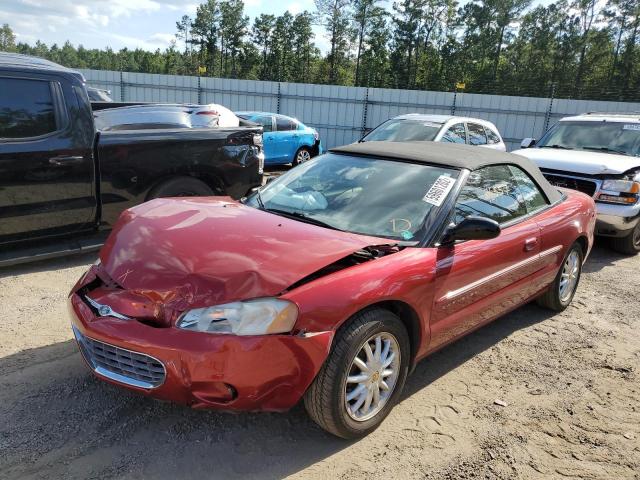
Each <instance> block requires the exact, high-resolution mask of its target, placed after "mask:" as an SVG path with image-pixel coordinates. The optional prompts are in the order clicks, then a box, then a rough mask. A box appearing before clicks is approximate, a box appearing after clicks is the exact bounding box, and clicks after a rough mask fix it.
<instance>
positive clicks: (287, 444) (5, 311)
mask: <svg viewBox="0 0 640 480" xmlns="http://www.w3.org/2000/svg"><path fill="white" fill-rule="evenodd" d="M93 260H94V258H93V257H92V256H86V255H85V256H82V257H73V258H67V259H62V260H54V261H48V262H43V263H38V264H33V265H28V266H21V267H15V268H10V269H5V270H0V318H1V319H2V320H1V321H0V339H1V341H0V478H8V479H13V478H56V479H57V478H65V479H73V478H78V479H91V478H100V479H105V478H133V479H140V478H153V479H174V478H224V479H231V478H243V479H251V478H266V479H270V478H283V477H288V476H290V477H292V478H312V479H313V478H364V477H367V478H370V479H375V478H386V479H388V478H426V479H441V478H445V479H450V478H492V479H493V478H509V479H511V478H518V479H529V478H531V479H534V478H545V479H546V478H583V479H592V478H599V479H600V478H601V479H638V478H640V398H639V397H640V382H639V375H638V373H639V372H638V369H639V365H640V257H637V258H625V257H621V256H619V255H617V254H615V253H613V252H611V251H609V250H608V249H606V248H605V247H604V246H598V247H597V248H596V249H595V250H594V252H593V254H592V256H591V258H590V259H589V260H588V262H587V264H586V266H585V272H584V275H583V278H582V281H581V284H580V287H579V289H578V292H577V294H576V297H575V299H574V302H573V305H572V306H571V307H570V308H568V309H567V310H566V311H565V312H563V313H562V314H558V315H551V314H550V313H548V312H547V311H544V310H542V309H540V308H538V307H536V306H534V305H528V306H525V307H523V308H521V309H519V310H517V311H515V312H513V313H512V314H510V315H508V316H506V317H504V318H502V319H500V320H497V321H496V322H494V323H493V324H491V325H489V326H487V327H485V328H483V329H481V330H480V331H478V332H476V333H473V334H471V335H469V336H467V337H466V338H464V339H463V340H461V341H459V342H457V343H455V344H453V345H451V346H449V347H447V348H446V349H444V350H443V351H441V352H439V353H437V354H435V355H433V356H432V357H430V358H428V359H427V360H425V361H423V362H422V363H421V364H420V365H419V366H418V368H417V369H416V371H415V372H414V373H413V375H412V376H411V377H410V378H409V380H408V383H407V387H406V391H405V394H404V396H403V399H402V401H401V403H400V404H399V405H398V406H397V407H396V408H395V410H394V411H393V412H392V413H391V415H390V416H389V417H388V419H387V420H386V422H385V423H384V424H383V425H382V427H380V428H379V429H378V430H377V431H376V432H374V433H373V434H372V435H370V436H369V437H367V438H365V439H362V440H360V441H356V442H347V441H343V440H338V439H336V438H333V437H331V436H329V435H328V434H325V433H324V432H323V431H321V430H320V429H319V428H318V427H316V426H315V425H314V424H313V423H312V422H311V421H310V420H309V419H307V417H306V415H305V412H304V409H303V408H302V406H298V407H296V408H295V409H294V410H293V411H291V412H289V413H286V414H242V415H230V414H222V413H216V412H208V411H193V410H190V409H187V408H185V407H181V406H177V405H172V404H168V403H161V402H158V401H154V400H150V399H147V398H143V397H141V396H138V395H135V394H131V393H128V392H127V391H125V390H122V389H119V388H117V387H114V386H111V385H107V384H105V383H103V382H100V381H98V380H96V379H94V378H93V377H92V376H91V375H90V373H89V372H88V371H87V369H86V368H85V366H84V364H83V363H82V360H81V358H80V355H79V354H78V352H77V350H76V346H75V344H74V342H73V340H72V337H71V330H70V328H69V320H68V319H67V314H66V308H65V297H66V294H67V292H68V291H69V289H70V287H71V286H72V284H73V283H74V282H75V281H76V280H77V278H78V277H79V276H80V274H81V273H82V272H83V271H84V270H85V269H86V268H87V265H89V264H90V263H91V262H92V261H93ZM496 400H498V401H499V403H503V405H499V404H496V403H495V401H496Z"/></svg>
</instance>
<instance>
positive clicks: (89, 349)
mask: <svg viewBox="0 0 640 480" xmlns="http://www.w3.org/2000/svg"><path fill="white" fill-rule="evenodd" d="M73 333H74V335H75V336H76V340H77V341H78V345H79V347H80V352H82V356H83V357H84V358H85V360H86V361H87V363H88V364H89V365H90V366H91V368H93V370H94V371H95V372H96V373H98V374H100V375H102V376H103V377H107V378H109V379H110V380H114V381H116V382H120V383H124V384H126V385H131V386H134V387H139V388H156V387H159V386H160V385H162V384H163V383H164V379H165V377H166V372H165V369H164V365H162V363H161V362H160V361H159V360H157V359H155V358H153V357H151V356H149V355H145V354H143V353H137V352H132V351H131V350H127V349H125V348H120V347H116V346H114V345H109V344H108V343H103V342H100V341H98V340H94V339H92V338H89V337H86V336H84V335H83V334H82V333H80V331H79V330H78V329H77V328H75V327H73Z"/></svg>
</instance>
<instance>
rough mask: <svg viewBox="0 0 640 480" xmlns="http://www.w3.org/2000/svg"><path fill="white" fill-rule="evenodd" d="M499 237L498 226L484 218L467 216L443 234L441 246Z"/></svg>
mask: <svg viewBox="0 0 640 480" xmlns="http://www.w3.org/2000/svg"><path fill="white" fill-rule="evenodd" d="M498 235H500V225H499V224H498V222H496V221H495V220H491V219H490V218H485V217H476V216H473V215H471V216H469V217H467V218H465V219H464V220H462V221H461V222H460V223H459V224H457V225H453V226H451V227H449V228H448V229H447V231H446V232H445V234H444V236H443V238H442V242H440V243H441V244H442V245H451V244H453V243H455V241H456V240H488V239H490V238H496V237H497V236H498Z"/></svg>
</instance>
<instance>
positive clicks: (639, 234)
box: [611, 222, 640, 255]
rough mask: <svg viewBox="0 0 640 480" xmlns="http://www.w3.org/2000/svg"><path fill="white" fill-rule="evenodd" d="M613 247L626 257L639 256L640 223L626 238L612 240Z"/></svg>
mask: <svg viewBox="0 0 640 480" xmlns="http://www.w3.org/2000/svg"><path fill="white" fill-rule="evenodd" d="M611 246H612V247H613V249H614V250H615V251H616V252H619V253H623V254H625V255H637V254H638V253H640V222H639V223H638V224H637V225H636V228H634V229H633V230H631V232H630V233H629V235H627V236H626V237H620V238H612V239H611Z"/></svg>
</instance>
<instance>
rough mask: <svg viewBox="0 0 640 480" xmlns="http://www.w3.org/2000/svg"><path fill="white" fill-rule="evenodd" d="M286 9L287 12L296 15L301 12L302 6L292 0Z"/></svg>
mask: <svg viewBox="0 0 640 480" xmlns="http://www.w3.org/2000/svg"><path fill="white" fill-rule="evenodd" d="M287 10H289V13H291V14H292V15H297V14H298V13H301V12H302V10H303V8H302V5H300V3H298V2H293V3H290V4H289V6H288V7H287Z"/></svg>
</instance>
